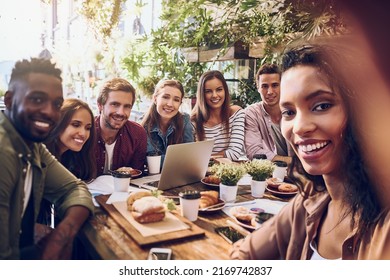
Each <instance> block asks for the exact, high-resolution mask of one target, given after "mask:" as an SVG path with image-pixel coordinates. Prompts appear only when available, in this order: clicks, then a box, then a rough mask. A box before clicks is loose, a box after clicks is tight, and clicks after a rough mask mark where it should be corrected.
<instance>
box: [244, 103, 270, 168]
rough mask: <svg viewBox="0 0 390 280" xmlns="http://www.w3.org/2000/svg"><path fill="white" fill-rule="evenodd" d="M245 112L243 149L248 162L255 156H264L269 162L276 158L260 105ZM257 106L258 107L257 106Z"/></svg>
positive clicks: (252, 106)
mask: <svg viewBox="0 0 390 280" xmlns="http://www.w3.org/2000/svg"><path fill="white" fill-rule="evenodd" d="M255 105H256V106H254V105H251V106H250V107H248V108H246V111H245V149H246V153H247V156H248V158H249V159H250V160H252V159H253V156H254V155H255V154H265V155H266V156H267V158H268V159H269V160H271V159H273V158H274V157H275V156H276V148H275V145H274V142H273V140H272V137H271V135H270V132H269V131H268V128H267V125H266V121H267V120H265V119H264V118H265V117H264V115H263V114H262V111H261V108H260V106H261V105H260V104H255ZM257 105H258V106H257Z"/></svg>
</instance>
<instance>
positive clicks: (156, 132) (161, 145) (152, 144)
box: [147, 113, 194, 167]
mask: <svg viewBox="0 0 390 280" xmlns="http://www.w3.org/2000/svg"><path fill="white" fill-rule="evenodd" d="M178 114H180V113H178ZM183 124H184V131H183V133H184V135H183V143H188V142H194V131H193V128H192V125H191V122H190V116H189V115H188V114H187V113H183ZM174 130H175V128H174V127H173V125H172V124H170V125H169V127H168V129H167V133H166V134H165V135H164V134H163V133H162V131H161V129H160V128H159V126H158V125H155V126H154V127H153V128H152V129H151V131H150V137H149V136H148V146H147V153H149V152H151V153H153V152H155V151H156V150H157V151H158V152H160V154H161V167H162V166H163V163H164V159H165V154H166V151H167V147H168V142H169V141H168V140H169V137H170V136H171V135H172V133H173V132H174ZM176 144H179V143H176Z"/></svg>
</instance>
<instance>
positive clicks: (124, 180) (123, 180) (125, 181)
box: [112, 172, 131, 192]
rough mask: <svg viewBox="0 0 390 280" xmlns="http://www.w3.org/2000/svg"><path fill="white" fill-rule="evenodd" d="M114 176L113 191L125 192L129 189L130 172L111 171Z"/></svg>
mask: <svg viewBox="0 0 390 280" xmlns="http://www.w3.org/2000/svg"><path fill="white" fill-rule="evenodd" d="M112 177H113V178H114V191H115V192H127V191H128V190H129V185H130V179H131V174H130V173H121V172H115V173H112Z"/></svg>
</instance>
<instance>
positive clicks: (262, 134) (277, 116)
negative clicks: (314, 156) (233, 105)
mask: <svg viewBox="0 0 390 280" xmlns="http://www.w3.org/2000/svg"><path fill="white" fill-rule="evenodd" d="M256 85H257V89H258V91H259V93H260V96H261V100H262V101H260V102H258V103H255V104H252V105H250V106H248V107H247V108H246V109H245V150H246V153H247V157H248V158H249V159H250V160H252V159H253V157H254V156H255V155H258V154H265V155H266V156H267V159H269V160H273V161H276V160H282V161H286V162H290V160H291V158H290V157H289V156H288V155H289V154H290V153H291V152H290V148H289V146H288V144H287V143H286V141H285V139H284V138H283V136H282V134H281V132H280V120H281V118H282V114H281V111H280V108H279V98H280V71H279V68H278V66H277V65H275V64H264V65H263V66H261V67H260V69H259V70H258V71H257V74H256Z"/></svg>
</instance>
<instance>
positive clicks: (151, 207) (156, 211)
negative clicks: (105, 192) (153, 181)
mask: <svg viewBox="0 0 390 280" xmlns="http://www.w3.org/2000/svg"><path fill="white" fill-rule="evenodd" d="M131 210H132V211H131V214H132V215H133V218H134V219H135V220H136V221H137V222H139V223H140V224H146V223H154V222H159V221H162V220H163V219H164V217H165V207H164V204H163V203H162V202H161V200H160V199H158V198H157V197H155V196H143V197H141V198H139V199H137V200H135V201H134V202H133V204H132V206H131Z"/></svg>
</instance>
